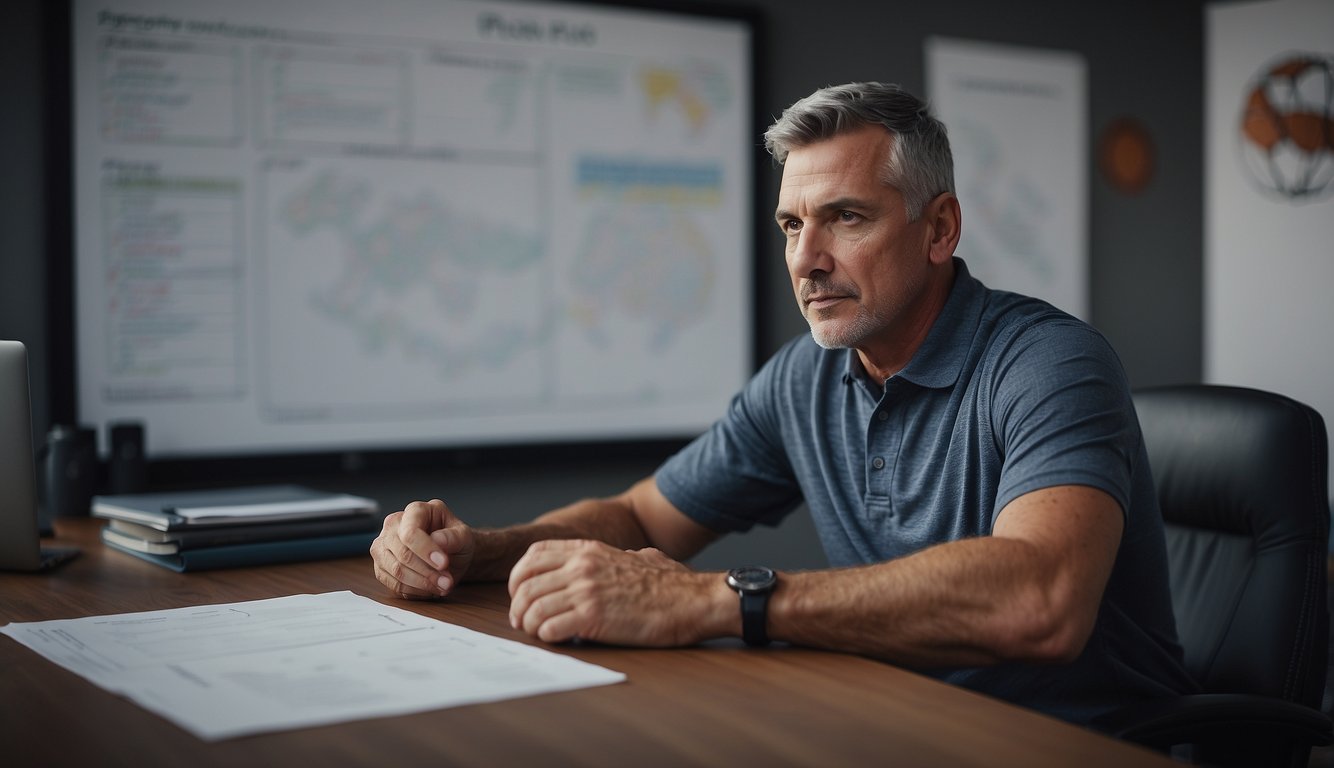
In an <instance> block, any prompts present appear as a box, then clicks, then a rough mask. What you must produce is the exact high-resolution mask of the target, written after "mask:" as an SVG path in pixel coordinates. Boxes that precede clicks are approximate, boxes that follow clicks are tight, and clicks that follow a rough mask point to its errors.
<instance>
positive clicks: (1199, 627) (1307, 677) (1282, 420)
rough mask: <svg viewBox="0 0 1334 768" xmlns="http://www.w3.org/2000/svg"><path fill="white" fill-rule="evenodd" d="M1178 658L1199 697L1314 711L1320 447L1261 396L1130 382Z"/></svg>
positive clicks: (1289, 406)
mask: <svg viewBox="0 0 1334 768" xmlns="http://www.w3.org/2000/svg"><path fill="white" fill-rule="evenodd" d="M1134 399H1135V408H1136V410H1137V412H1138V414H1139V421H1140V425H1141V428H1142V430H1143V433H1144V442H1145V445H1146V446H1147V448H1148V453H1149V465H1150V468H1151V469H1152V472H1153V477H1154V482H1155V483H1156V485H1157V489H1158V502H1159V505H1160V506H1161V507H1162V513H1163V518H1164V520H1165V522H1166V527H1167V550H1168V561H1169V569H1170V574H1171V590H1172V604H1173V608H1174V611H1175V613H1176V619H1177V631H1178V633H1179V635H1180V638H1181V643H1182V646H1183V647H1184V650H1185V660H1186V666H1187V668H1188V669H1189V670H1190V672H1191V673H1192V674H1193V675H1194V676H1195V678H1196V679H1197V680H1199V682H1200V684H1201V685H1202V686H1203V688H1204V691H1205V692H1207V693H1251V694H1259V695H1265V696H1273V697H1278V698H1282V699H1285V700H1288V701H1293V702H1297V703H1300V704H1305V705H1307V706H1310V707H1314V708H1319V706H1320V703H1321V696H1322V691H1323V689H1324V683H1325V673H1326V662H1327V658H1328V653H1329V648H1328V637H1329V618H1328V608H1327V605H1326V602H1325V600H1326V591H1327V590H1326V578H1327V576H1326V568H1327V566H1326V562H1327V557H1328V551H1329V544H1328V537H1329V497H1328V474H1329V471H1328V464H1327V451H1328V443H1327V437H1326V432H1325V425H1324V421H1323V420H1322V419H1321V418H1320V414H1319V413H1317V412H1316V411H1315V410H1313V409H1312V408H1310V407H1309V406H1306V405H1303V404H1302V403H1299V402H1297V401H1295V400H1292V399H1291V398H1287V397H1284V396H1282V395H1277V394H1273V393H1269V392H1262V391H1258V390H1253V389H1242V388H1237V387H1222V386H1210V385H1187V386H1173V387H1159V388H1154V389H1145V390H1140V391H1137V392H1136V393H1135V395H1134Z"/></svg>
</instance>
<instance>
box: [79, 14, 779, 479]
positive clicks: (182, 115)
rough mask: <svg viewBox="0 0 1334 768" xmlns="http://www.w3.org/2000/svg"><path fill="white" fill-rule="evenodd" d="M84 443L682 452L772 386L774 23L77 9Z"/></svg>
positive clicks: (188, 448)
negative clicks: (755, 363) (765, 340)
mask: <svg viewBox="0 0 1334 768" xmlns="http://www.w3.org/2000/svg"><path fill="white" fill-rule="evenodd" d="M71 21H72V30H71V34H72V38H71V39H72V55H73V62H72V64H73V81H74V82H73V115H74V126H73V137H74V159H73V166H74V202H75V217H74V220H75V230H76V231H75V233H74V250H75V275H76V278H75V282H76V286H75V295H76V301H77V308H78V310H77V321H76V325H75V327H76V339H77V343H76V367H77V376H78V382H77V391H78V394H77V397H78V413H79V419H80V421H82V422H84V423H87V424H92V425H95V426H97V425H104V424H107V423H109V422H113V421H120V420H134V421H140V422H143V423H144V424H145V426H146V432H147V436H148V441H147V442H148V449H149V452H150V455H151V456H153V457H190V456H223V455H245V454H254V453H282V452H303V451H329V450H343V449H364V448H369V449H374V448H394V449H400V448H411V447H419V446H420V447H447V446H462V445H485V444H508V443H523V442H539V441H540V442H549V441H566V440H596V439H603V438H607V439H626V438H629V439H634V438H641V437H653V438H662V437H675V436H689V435H692V434H695V433H698V432H700V431H702V430H703V429H704V428H706V427H707V426H708V424H709V423H711V421H712V420H713V419H715V418H716V417H718V416H719V415H721V413H722V412H723V410H724V408H725V406H726V403H727V402H728V399H729V398H730V397H731V395H732V394H734V393H735V391H736V390H737V389H738V388H739V387H740V386H741V385H742V384H743V383H744V381H745V380H746V378H747V376H748V375H749V374H750V373H751V368H752V358H753V351H752V344H753V341H752V340H753V330H752V329H753V323H754V321H753V311H752V301H753V299H752V285H753V279H752V274H751V271H752V269H753V257H752V252H753V249H754V244H753V242H752V241H753V238H754V224H753V200H752V196H753V174H754V171H753V167H752V166H753V157H754V155H755V152H756V149H755V148H756V147H757V146H758V138H757V136H756V131H755V128H754V125H753V118H752V115H753V111H752V108H751V105H752V87H753V86H752V72H751V61H752V58H751V57H752V47H753V40H752V35H753V30H752V27H751V25H750V24H749V23H748V22H747V21H746V20H744V19H742V18H739V17H731V18H729V17H722V16H720V17H712V16H691V15H682V14H675V13H667V12H655V11H645V10H628V9H617V8H614V7H605V6H580V5H564V4H549V3H542V4H528V3H513V2H503V3H501V2H428V1H426V0H377V1H376V2H362V1H357V0H329V1H328V2H323V3H318V4H312V3H309V2H304V1H303V0H235V1H233V2H228V3H217V2H212V1H211V0H130V1H128V2H116V3H114V4H112V3H108V2H101V1H97V0H75V2H74V4H73V9H72V18H71Z"/></svg>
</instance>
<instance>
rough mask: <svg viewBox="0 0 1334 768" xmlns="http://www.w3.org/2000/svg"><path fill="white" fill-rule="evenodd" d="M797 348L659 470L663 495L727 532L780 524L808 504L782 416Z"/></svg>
mask: <svg viewBox="0 0 1334 768" xmlns="http://www.w3.org/2000/svg"><path fill="white" fill-rule="evenodd" d="M790 350H791V347H790V346H789V347H785V348H784V349H783V350H780V352H779V353H778V354H777V355H775V356H774V357H773V358H771V359H770V360H769V362H768V363H766V364H765V366H764V367H763V368H762V369H761V370H760V372H759V373H757V374H756V375H755V376H754V377H753V378H752V379H751V380H750V382H748V383H747V385H746V386H745V388H744V389H742V391H741V392H740V393H738V394H737V395H736V396H735V397H734V398H732V402H731V404H730V405H729V407H728V409H727V412H726V414H724V416H723V417H722V418H721V419H719V420H718V421H717V422H715V423H714V424H713V426H712V427H710V428H709V430H708V431H707V432H705V433H704V434H703V435H700V436H699V437H698V438H696V439H695V440H694V441H692V442H691V443H690V444H689V445H687V446H686V447H685V448H683V449H682V450H681V451H680V452H678V453H677V454H676V455H674V456H672V457H671V458H669V459H668V460H667V461H666V462H665V463H664V464H663V465H662V466H661V467H660V468H659V469H658V472H657V475H656V478H655V479H656V481H657V484H658V489H659V490H660V491H661V492H662V494H663V495H664V496H666V497H667V499H668V501H670V502H672V504H674V505H675V506H676V508H677V509H680V510H681V511H682V512H684V513H685V514H686V515H687V516H688V517H690V518H691V519H692V520H694V521H695V522H697V523H699V524H701V525H703V526H705V527H706V528H709V529H711V530H714V531H718V532H720V533H726V532H734V531H745V530H749V529H750V528H751V527H752V526H754V525H755V524H756V523H759V524H763V525H777V524H778V523H779V522H780V521H781V520H782V519H783V518H784V517H785V516H787V514H788V513H790V512H791V511H792V510H793V509H795V508H796V507H797V506H798V505H799V504H800V503H801V489H800V488H799V487H798V484H797V481H796V478H795V476H794V473H793V471H792V465H791V462H790V461H789V459H788V456H787V452H786V450H785V449H784V447H783V446H784V444H783V437H782V428H781V418H780V412H781V410H782V409H783V408H784V407H785V406H786V405H788V404H789V403H788V401H789V400H790V393H789V392H788V391H787V388H786V386H785V383H786V382H787V381H788V380H789V379H788V366H789V364H790V359H791V356H790V354H786V353H788V352H790Z"/></svg>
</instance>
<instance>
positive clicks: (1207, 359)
mask: <svg viewBox="0 0 1334 768" xmlns="http://www.w3.org/2000/svg"><path fill="white" fill-rule="evenodd" d="M1207 11H1208V15H1207V17H1206V18H1207V38H1206V40H1205V43H1206V44H1205V51H1206V54H1205V56H1206V59H1205V120H1204V133H1205V146H1206V155H1205V263H1204V285H1205V293H1204V306H1205V315H1204V342H1205V343H1204V376H1205V380H1206V381H1209V382H1211V383H1217V384H1232V385H1237V386H1248V387H1256V388H1259V389H1267V390H1271V391H1275V392H1279V393H1282V394H1285V395H1288V396H1289V397H1293V398H1296V399H1297V400H1300V401H1302V402H1305V403H1307V404H1309V405H1311V406H1313V407H1315V408H1316V409H1318V410H1319V411H1320V412H1321V414H1322V415H1323V416H1324V418H1325V423H1326V426H1328V425H1330V424H1331V423H1334V335H1331V332H1334V300H1331V298H1330V296H1331V290H1334V122H1331V121H1332V120H1334V103H1332V102H1334V2H1328V0H1325V1H1323V2H1311V1H1310V0H1307V1H1305V2H1293V1H1288V2H1262V3H1235V4H1226V5H1218V6H1208V7H1207Z"/></svg>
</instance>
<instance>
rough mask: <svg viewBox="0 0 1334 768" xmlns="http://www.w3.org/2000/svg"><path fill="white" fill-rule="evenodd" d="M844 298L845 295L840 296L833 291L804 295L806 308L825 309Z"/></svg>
mask: <svg viewBox="0 0 1334 768" xmlns="http://www.w3.org/2000/svg"><path fill="white" fill-rule="evenodd" d="M846 298H847V296H842V295H839V294H834V293H816V294H812V295H810V296H807V297H806V308H807V309H825V308H827V307H832V306H834V305H835V304H837V303H838V302H840V301H843V300H844V299H846Z"/></svg>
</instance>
